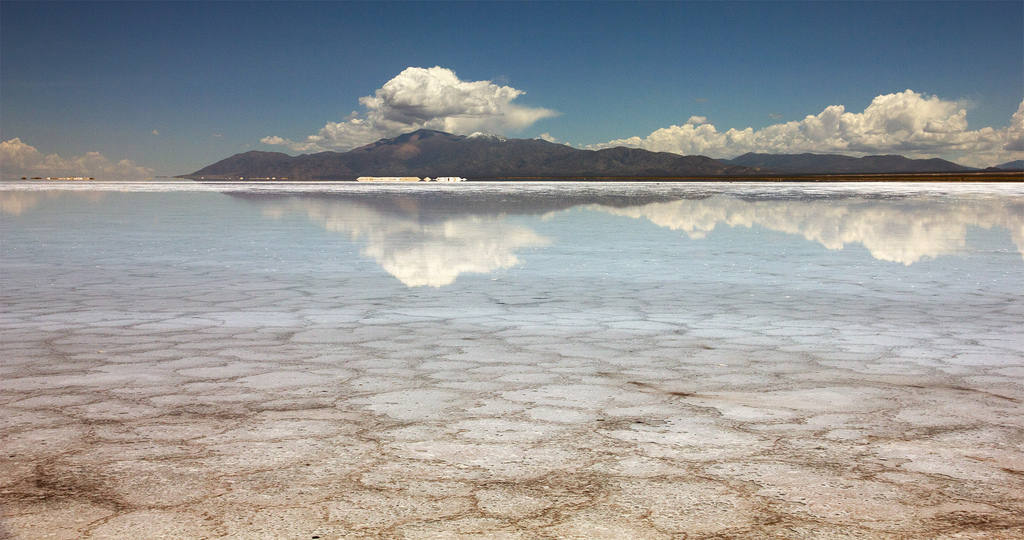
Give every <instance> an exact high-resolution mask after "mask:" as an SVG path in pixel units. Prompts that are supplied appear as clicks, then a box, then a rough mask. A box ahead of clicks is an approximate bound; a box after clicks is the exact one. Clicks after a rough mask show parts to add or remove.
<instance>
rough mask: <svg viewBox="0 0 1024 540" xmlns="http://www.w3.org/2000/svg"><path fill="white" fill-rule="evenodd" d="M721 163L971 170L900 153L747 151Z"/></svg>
mask: <svg viewBox="0 0 1024 540" xmlns="http://www.w3.org/2000/svg"><path fill="white" fill-rule="evenodd" d="M719 161H721V162H722V163H727V164H730V165H741V166H744V167H758V168H761V169H768V170H772V171H776V172H779V173H786V174H887V173H940V172H967V171H973V170H975V169H972V168H970V167H964V166H963V165H957V164H956V163H953V162H952V161H946V160H944V159H938V158H933V159H910V158H907V157H903V156H894V155H887V156H864V157H860V158H855V157H850V156H844V155H841V154H755V153H747V154H743V155H742V156H739V157H736V158H733V159H721V160H719Z"/></svg>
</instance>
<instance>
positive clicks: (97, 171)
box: [0, 138, 154, 180]
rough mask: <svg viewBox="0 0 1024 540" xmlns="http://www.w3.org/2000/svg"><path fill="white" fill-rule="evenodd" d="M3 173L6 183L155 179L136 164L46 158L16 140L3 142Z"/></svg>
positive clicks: (89, 156) (90, 155)
mask: <svg viewBox="0 0 1024 540" xmlns="http://www.w3.org/2000/svg"><path fill="white" fill-rule="evenodd" d="M0 170H2V171H3V178H4V179H8V180H10V179H15V178H20V177H22V176H28V177H32V176H41V177H47V176H91V177H95V178H96V179H98V180H142V179H144V178H148V177H151V176H153V172H154V171H153V169H150V168H148V167H140V166H139V165H136V164H135V162H134V161H131V160H128V159H122V160H120V161H113V160H111V159H108V158H107V157H105V156H104V155H102V154H100V153H99V152H87V153H86V154H85V155H83V156H73V157H69V158H63V157H60V156H58V155H57V154H48V155H44V154H43V153H42V152H40V151H39V150H37V149H36V148H35V147H34V146H31V145H29V144H25V143H23V142H21V139H19V138H14V139H11V140H9V141H4V142H0Z"/></svg>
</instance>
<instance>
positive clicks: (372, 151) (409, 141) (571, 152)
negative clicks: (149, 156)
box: [181, 129, 1010, 180]
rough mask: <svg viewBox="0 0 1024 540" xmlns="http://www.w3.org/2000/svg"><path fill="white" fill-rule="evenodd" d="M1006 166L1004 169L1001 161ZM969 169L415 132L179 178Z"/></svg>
mask: <svg viewBox="0 0 1024 540" xmlns="http://www.w3.org/2000/svg"><path fill="white" fill-rule="evenodd" d="M1007 165H1010V164H1007ZM972 170H974V169H970V168H968V167H964V166H961V165H957V164H956V163H952V162H950V161H946V160H942V159H909V158H906V157H903V156H866V157H862V158H854V157H849V156H843V155H823V154H780V155H770V154H753V153H750V154H744V155H742V156H739V157H737V158H734V159H728V160H715V159H711V158H709V157H704V156H682V155H679V154H673V153H669V152H651V151H648V150H641V149H639V148H625V147H617V148H607V149H603V150H580V149H577V148H573V147H571V146H568V145H564V144H557V143H552V142H548V141H544V140H540V139H507V138H505V137H500V136H497V135H486V134H474V135H469V136H466V135H453V134H450V133H444V132H441V131H433V130H428V129H421V130H418V131H414V132H412V133H406V134H404V135H400V136H398V137H394V138H391V139H381V140H379V141H377V142H374V143H372V144H368V145H366V146H362V147H359V148H355V149H353V150H350V151H348V152H320V153H316V154H302V155H299V156H290V155H288V154H284V153H281V152H263V151H256V150H254V151H250V152H245V153H241V154H236V155H234V156H231V157H229V158H227V159H224V160H221V161H218V162H217V163H214V164H212V165H209V166H207V167H204V168H202V169H200V170H198V171H196V172H194V173H192V174H187V175H182V176H181V178H191V179H194V180H232V179H249V180H257V179H294V180H355V179H356V178H357V177H359V176H419V177H437V176H462V177H465V178H468V179H471V180H481V179H519V178H523V179H525V178H564V179H585V178H687V177H689V178H694V177H744V176H748V177H758V176H765V175H773V174H781V175H801V174H886V173H942V172H945V173H956V172H969V171H972Z"/></svg>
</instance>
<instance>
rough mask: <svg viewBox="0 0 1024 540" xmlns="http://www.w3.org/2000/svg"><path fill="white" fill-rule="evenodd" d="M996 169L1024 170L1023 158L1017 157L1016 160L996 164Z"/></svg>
mask: <svg viewBox="0 0 1024 540" xmlns="http://www.w3.org/2000/svg"><path fill="white" fill-rule="evenodd" d="M995 168H996V169H1003V170H1008V171H1024V159H1018V160H1017V161H1008V162H1006V163H1003V164H1002V165H996V166H995Z"/></svg>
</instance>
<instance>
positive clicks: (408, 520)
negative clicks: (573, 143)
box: [0, 183, 1024, 539]
mask: <svg viewBox="0 0 1024 540" xmlns="http://www.w3.org/2000/svg"><path fill="white" fill-rule="evenodd" d="M55 188H62V189H55ZM0 204H2V206H0V209H2V212H3V213H2V214H0V219H2V221H0V235H2V236H0V240H2V243H0V256H2V257H0V300H2V302H0V306H2V313H0V316H2V319H0V355H2V359H0V362H2V363H0V368H2V377H0V385H2V386H0V425H2V426H3V429H2V431H0V500H2V504H3V522H2V524H0V537H3V536H5V535H7V536H12V537H15V538H46V537H49V538H81V537H88V538H128V537H133V538H135V537H159V536H161V535H163V536H164V537H176V538H202V537H219V536H227V537H235V538H316V537H319V538H324V539H328V538H478V537H479V538H852V537H856V538H893V539H896V538H1019V537H1021V536H1022V535H1024V513H1022V511H1021V508H1024V405H1022V400H1024V256H1022V251H1024V188H1022V187H1021V185H1019V184H1018V185H976V184H972V185H945V184H940V185H896V184H873V185H865V184H858V185H856V186H852V187H851V186H845V185H785V186H782V185H747V184H744V185H735V184H628V183H622V184H576V185H565V184H561V185H558V184H525V185H523V184H463V185H453V186H442V185H438V186H358V185H353V184H347V185H346V184H336V185H326V184H325V185H301V186H297V185H271V184H263V185H201V184H192V183H168V184H156V183H153V184H136V185H123V184H117V185H115V184H65V185H59V184H8V185H4V186H3V189H2V190H0Z"/></svg>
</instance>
